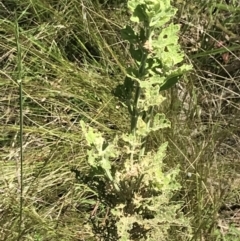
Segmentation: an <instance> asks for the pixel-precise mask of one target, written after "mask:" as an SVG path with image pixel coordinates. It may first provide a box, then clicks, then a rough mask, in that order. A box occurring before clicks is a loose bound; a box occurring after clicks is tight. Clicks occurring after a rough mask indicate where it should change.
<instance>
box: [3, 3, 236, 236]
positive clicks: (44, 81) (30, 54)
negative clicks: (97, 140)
mask: <svg viewBox="0 0 240 241" xmlns="http://www.w3.org/2000/svg"><path fill="white" fill-rule="evenodd" d="M177 2H180V1H177ZM3 4H4V5H3ZM177 4H178V5H177ZM211 4H212V3H211V2H210V3H208V4H201V1H199V3H196V1H190V2H189V1H188V2H187V3H185V4H183V3H181V2H180V3H176V5H177V6H178V9H179V12H178V16H177V17H176V19H175V20H176V21H177V22H180V23H181V24H182V29H181V34H180V42H181V44H182V46H183V48H184V50H185V52H186V61H188V62H191V63H192V64H193V66H194V71H192V73H191V74H189V75H188V76H185V77H184V79H183V80H182V81H181V82H180V86H181V90H182V91H180V90H179V88H180V87H179V85H178V87H175V88H173V89H172V90H171V91H168V92H166V93H165V94H166V96H167V97H168V100H167V101H166V102H165V105H164V106H162V107H160V108H161V109H162V110H163V111H164V112H165V113H166V114H167V116H168V118H169V119H170V120H171V122H172V128H171V129H170V130H167V131H163V132H161V133H158V134H156V135H153V136H152V137H151V139H150V140H149V146H148V148H150V149H151V148H155V147H156V146H157V145H158V144H159V143H161V142H162V141H164V140H168V141H169V150H168V156H167V158H166V161H165V162H166V164H167V167H168V168H169V167H173V166H175V165H180V167H181V170H182V171H181V175H180V176H179V180H180V182H181V184H182V190H181V192H180V193H177V194H176V197H175V198H176V200H178V201H179V200H181V201H182V202H183V203H184V205H183V212H184V214H185V215H186V217H189V219H190V220H191V223H192V229H193V238H192V239H190V238H189V240H209V241H215V240H238V238H239V236H240V234H239V232H238V231H237V230H235V229H234V228H229V229H227V231H226V230H224V232H223V230H222V229H221V228H220V229H218V227H217V226H218V225H219V221H220V219H221V220H224V221H226V223H227V220H228V219H227V217H226V215H225V216H224V215H223V214H224V212H222V213H221V212H220V207H222V206H223V205H230V206H231V205H233V204H239V191H240V189H239V187H238V184H237V183H238V182H237V181H236V180H239V159H240V150H239V142H240V138H239V120H240V112H239V109H240V107H239V73H237V69H236V68H234V67H231V66H233V64H234V63H236V61H240V60H239V57H238V56H239V41H238V39H237V38H236V35H239V24H238V23H239V14H238V12H237V11H233V9H232V8H231V9H229V10H227V11H226V10H224V9H223V8H219V9H218V10H217V12H216V13H215V15H212V14H211V12H210V11H206V10H205V9H211V8H210V7H211V6H212V5H211ZM218 4H225V3H224V1H218ZM234 4H235V5H234ZM221 6H222V5H221ZM231 6H235V7H239V6H237V1H233V3H232V5H231ZM125 7H126V6H125V4H120V3H116V2H115V3H112V2H111V1H105V3H104V4H100V3H99V2H98V1H80V2H79V1H70V0H65V1H60V2H59V1H53V0H52V1H44V0H38V1H21V3H19V2H17V1H15V0H11V1H10V0H9V1H5V2H4V3H1V4H0V9H1V10H0V16H1V18H0V39H1V40H0V102H1V103H0V113H1V116H0V123H1V125H0V133H1V134H0V193H1V199H0V237H1V238H0V239H1V240H14V241H15V240H17V238H18V237H19V229H18V228H19V208H20V207H19V205H20V202H19V200H20V199H19V194H20V193H19V185H20V179H19V178H20V177H19V168H20V163H19V157H20V153H19V147H20V142H19V110H20V109H19V87H18V84H17V82H16V81H17V73H18V70H17V63H18V62H19V61H18V60H17V49H16V40H15V37H16V36H15V27H16V26H15V14H14V10H17V11H16V12H17V16H18V18H19V20H18V23H19V32H20V36H19V43H20V46H21V51H22V56H21V61H22V70H21V75H22V81H23V82H22V86H23V114H24V120H23V121H24V122H23V124H24V127H23V143H22V144H23V160H24V161H23V187H24V188H23V221H22V232H21V233H20V240H42V241H45V240H51V241H52V240H64V241H65V240H66V241H70V240H74V241H75V240H90V241H91V240H101V239H100V238H99V235H100V233H101V232H102V230H101V229H100V227H99V230H96V229H94V228H93V227H94V225H93V224H94V223H95V224H96V225H98V224H101V223H102V221H103V220H104V218H105V214H106V213H107V211H106V210H107V208H108V206H107V204H104V203H100V206H99V208H98V210H97V212H96V214H95V215H94V220H92V221H91V220H90V219H89V218H90V216H91V213H92V211H93V209H94V207H95V206H96V204H97V201H98V193H96V192H95V191H94V190H92V189H91V188H90V187H89V186H88V185H87V183H85V182H83V181H82V179H81V176H80V180H78V179H76V175H75V173H74V172H72V171H71V170H73V169H74V170H79V171H80V175H84V174H85V173H87V172H88V169H89V167H88V165H87V162H86V159H85V157H86V146H85V145H84V142H83V136H82V133H81V128H80V125H79V121H80V120H84V121H86V122H88V123H91V124H92V125H93V126H94V127H95V128H97V129H99V130H101V131H102V132H104V133H105V135H106V136H107V137H108V138H111V137H112V136H113V135H114V134H115V133H118V132H119V133H121V132H124V131H125V130H126V129H127V126H128V123H129V120H128V116H127V111H126V110H125V109H124V108H123V107H120V108H119V103H118V100H117V99H116V98H115V97H114V95H113V94H112V90H113V89H114V88H115V87H116V86H117V85H118V84H119V83H121V82H122V81H123V78H124V76H125V67H126V66H128V65H129V64H131V58H130V57H129V53H128V51H127V46H126V44H125V43H123V42H122V40H121V38H120V33H119V30H120V29H121V27H122V26H123V25H124V23H126V22H127V21H128V12H127V10H126V8H125ZM225 7H226V6H225ZM180 17H181V19H180ZM207 19H212V20H211V21H209V22H207V21H206V20H207ZM216 19H218V21H219V22H220V24H221V25H220V24H219V22H217V23H218V24H214V21H215V20H216ZM204 21H205V22H204ZM223 26H224V27H223ZM226 35H228V37H229V39H227V40H226ZM206 40H208V41H206ZM223 40H226V43H225V45H224V47H221V48H216V47H214V44H215V42H219V41H223ZM224 53H229V54H230V60H229V62H228V63H227V64H226V63H224V62H223V61H222V57H223V55H222V54H224ZM237 63H238V62H237ZM229 66H230V67H229ZM210 74H211V75H210ZM177 89H178V91H179V92H178V94H177V93H176V91H177ZM232 179H234V182H233V180H232ZM235 212H236V211H235ZM219 215H220V216H221V218H220V217H219ZM235 220H237V218H235ZM233 221H234V220H233ZM238 224H239V222H238ZM226 225H228V223H227V224H226ZM226 225H225V226H226ZM95 228H96V227H95ZM94 231H95V233H94ZM169 237H170V238H169V240H173V241H175V240H177V239H178V240H179V239H181V240H187V239H186V237H185V236H184V231H182V232H180V231H179V230H178V229H177V228H175V229H174V228H173V229H172V230H171V233H170V234H169ZM234 238H235V239H234ZM105 240H107V239H105Z"/></svg>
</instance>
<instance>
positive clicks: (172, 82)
mask: <svg viewBox="0 0 240 241" xmlns="http://www.w3.org/2000/svg"><path fill="white" fill-rule="evenodd" d="M181 76H182V75H177V76H173V77H170V78H167V80H166V81H165V82H164V84H163V85H161V87H160V91H163V90H167V89H169V88H171V87H172V86H173V85H175V84H176V83H177V82H178V81H179V79H180V78H181Z"/></svg>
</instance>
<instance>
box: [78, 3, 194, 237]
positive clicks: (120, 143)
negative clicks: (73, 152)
mask: <svg viewBox="0 0 240 241" xmlns="http://www.w3.org/2000/svg"><path fill="white" fill-rule="evenodd" d="M128 7H129V9H130V11H131V13H132V16H131V21H132V22H133V24H132V25H131V26H130V25H129V26H126V27H125V28H124V29H122V32H121V33H122V37H123V39H124V40H126V41H128V43H129V50H130V54H131V56H132V58H133V59H134V60H135V64H134V65H133V66H131V67H130V68H128V69H127V76H126V78H125V81H124V84H123V85H122V89H121V90H122V93H123V95H124V94H125V97H124V98H122V101H123V102H124V104H125V106H127V108H128V111H129V114H130V117H131V123H130V131H129V133H124V134H122V135H119V136H116V137H115V138H114V140H113V141H111V142H110V141H109V142H108V141H106V139H104V138H103V135H102V133H100V132H98V131H97V130H95V129H93V128H92V127H90V126H88V125H86V124H85V123H84V122H81V126H82V130H83V133H84V134H85V137H86V140H87V143H88V145H89V146H90V147H91V148H89V150H88V153H87V155H88V162H89V164H90V165H91V167H92V170H95V171H96V173H97V174H98V176H101V178H102V179H101V181H102V180H104V183H105V187H106V188H107V190H105V192H106V193H110V194H111V196H114V197H115V198H114V201H112V204H111V205H112V209H111V215H112V216H113V217H114V218H115V222H116V226H117V234H116V235H117V239H118V240H121V241H127V240H149V241H150V240H165V238H166V235H167V231H168V230H169V228H170V227H171V225H175V224H176V225H183V224H184V222H185V221H184V220H183V219H181V218H180V217H178V218H176V215H177V213H178V209H179V208H180V206H179V204H173V203H171V198H172V196H173V194H174V193H175V192H176V191H177V190H178V189H179V188H180V185H179V183H178V182H177V181H176V175H177V174H178V168H177V167H175V168H174V169H172V170H169V172H167V173H166V172H164V171H163V159H164V157H165V152H166V148H167V143H163V144H162V145H160V146H159V148H158V150H157V151H154V150H147V149H146V140H147V137H148V136H149V134H150V133H151V132H155V131H158V130H160V129H163V128H169V127H170V122H169V121H168V120H167V119H166V118H165V115H164V114H160V113H157V111H156V107H158V106H159V105H161V104H162V102H163V101H164V100H165V97H163V96H162V95H161V94H160V92H161V91H162V90H166V89H168V88H170V87H172V86H173V85H174V84H175V83H176V82H177V81H178V80H179V79H180V77H181V76H182V75H183V74H184V73H185V72H186V71H188V70H189V69H190V68H191V67H190V66H189V65H186V64H180V63H181V62H182V61H183V58H184V55H183V53H182V51H181V50H180V46H179V44H178V36H177V34H178V31H179V25H176V24H173V23H171V19H172V17H173V16H174V15H175V13H176V9H175V8H174V7H172V6H171V4H170V0H129V1H128ZM123 95H122V96H123ZM116 160H118V161H116ZM116 162H117V163H116ZM99 174H100V175H99ZM107 197H108V196H107V195H105V198H107ZM108 201H109V200H108Z"/></svg>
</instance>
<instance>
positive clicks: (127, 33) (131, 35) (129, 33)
mask: <svg viewBox="0 0 240 241" xmlns="http://www.w3.org/2000/svg"><path fill="white" fill-rule="evenodd" d="M121 36H122V38H123V39H124V40H128V41H129V42H130V43H137V42H138V36H137V35H136V34H135V32H134V30H133V29H132V28H131V27H130V26H128V25H127V26H126V27H125V28H124V29H122V30H121Z"/></svg>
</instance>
